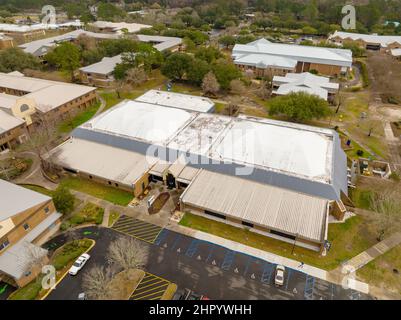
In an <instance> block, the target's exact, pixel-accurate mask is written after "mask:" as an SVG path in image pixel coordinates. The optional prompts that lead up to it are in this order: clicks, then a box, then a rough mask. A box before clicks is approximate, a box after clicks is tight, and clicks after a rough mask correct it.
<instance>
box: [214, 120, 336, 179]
mask: <svg viewBox="0 0 401 320" xmlns="http://www.w3.org/2000/svg"><path fill="white" fill-rule="evenodd" d="M332 143H333V140H332V136H327V135H325V134H320V133H318V132H316V131H309V130H305V128H299V129H296V128H294V127H289V126H286V125H282V124H281V123H276V124H275V123H273V122H272V123H270V124H268V123H263V122H260V121H244V120H237V121H234V122H233V125H232V126H231V127H230V129H229V130H228V131H227V132H226V133H225V135H224V138H223V139H222V141H221V143H220V144H218V145H217V146H216V148H215V149H214V156H215V157H218V158H219V159H223V160H228V161H233V162H237V163H244V164H254V165H256V166H260V167H262V168H266V169H270V170H276V171H279V172H287V173H290V174H293V175H296V176H299V177H304V178H307V179H309V180H314V181H320V182H325V183H329V182H330V178H331V171H332V160H331V154H332V152H333V145H332Z"/></svg>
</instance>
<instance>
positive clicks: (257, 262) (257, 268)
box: [247, 258, 265, 281]
mask: <svg viewBox="0 0 401 320" xmlns="http://www.w3.org/2000/svg"><path fill="white" fill-rule="evenodd" d="M264 263H265V261H263V260H261V259H258V258H254V259H253V260H252V261H251V262H250V264H249V266H248V270H247V275H248V277H249V278H250V279H251V280H257V281H259V279H260V278H261V277H262V273H263V268H264Z"/></svg>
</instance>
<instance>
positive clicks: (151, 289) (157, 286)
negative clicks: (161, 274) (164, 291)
mask: <svg viewBox="0 0 401 320" xmlns="http://www.w3.org/2000/svg"><path fill="white" fill-rule="evenodd" d="M158 283H160V282H158ZM158 283H151V284H150V285H147V286H145V287H141V288H140V289H137V290H135V293H134V294H133V296H138V295H141V294H144V293H148V292H151V291H153V290H157V289H160V288H163V287H166V286H168V283H165V281H163V284H160V285H157V284H158ZM149 287H150V288H149ZM142 289H146V290H142ZM136 291H139V292H136Z"/></svg>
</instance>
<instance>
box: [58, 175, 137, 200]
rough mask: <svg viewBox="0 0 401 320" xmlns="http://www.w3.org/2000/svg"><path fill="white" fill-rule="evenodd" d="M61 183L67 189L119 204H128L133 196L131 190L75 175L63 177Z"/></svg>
mask: <svg viewBox="0 0 401 320" xmlns="http://www.w3.org/2000/svg"><path fill="white" fill-rule="evenodd" d="M61 184H62V185H63V186H65V187H67V188H69V189H72V190H76V191H80V192H83V193H87V194H89V195H91V196H94V197H96V198H99V199H103V200H106V201H109V202H111V203H114V204H117V205H121V206H126V205H128V204H129V203H130V202H131V201H132V199H133V198H134V195H133V194H132V193H131V192H128V191H124V190H120V189H117V188H113V187H109V186H105V185H103V184H100V183H97V182H94V181H90V180H86V179H80V178H77V177H67V178H64V179H63V180H62V181H61Z"/></svg>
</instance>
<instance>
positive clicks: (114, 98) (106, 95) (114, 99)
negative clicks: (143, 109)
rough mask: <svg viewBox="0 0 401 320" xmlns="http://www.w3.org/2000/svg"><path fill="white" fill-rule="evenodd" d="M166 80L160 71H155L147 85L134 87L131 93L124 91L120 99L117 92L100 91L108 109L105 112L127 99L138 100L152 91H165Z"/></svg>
mask: <svg viewBox="0 0 401 320" xmlns="http://www.w3.org/2000/svg"><path fill="white" fill-rule="evenodd" d="M166 80H167V79H166V78H165V77H164V76H163V75H162V74H161V73H160V70H153V71H152V73H151V75H150V76H149V79H148V80H147V81H146V82H145V83H143V84H141V85H139V86H136V87H133V88H132V89H131V90H129V91H122V92H121V93H120V98H118V95H117V93H116V92H115V90H112V91H109V90H99V94H100V96H101V97H102V98H103V99H104V100H105V101H106V107H105V108H104V110H107V109H110V108H111V107H113V106H115V105H116V104H117V103H119V102H121V101H123V100H125V99H129V100H131V99H136V98H138V97H139V96H141V95H142V94H144V93H145V92H146V91H148V90H150V89H158V88H161V89H163V85H164V83H165V82H166Z"/></svg>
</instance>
